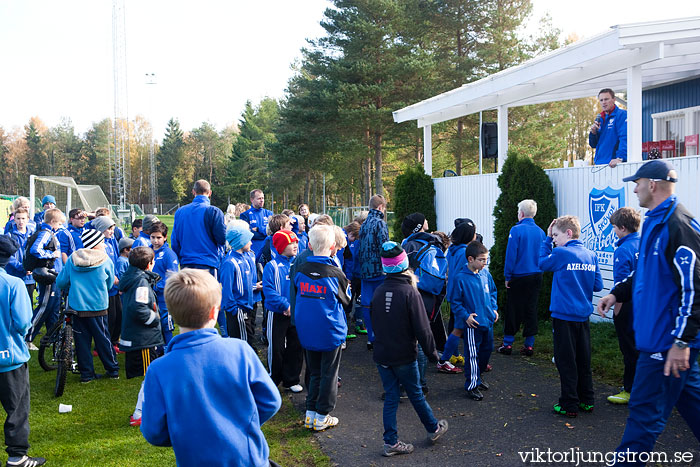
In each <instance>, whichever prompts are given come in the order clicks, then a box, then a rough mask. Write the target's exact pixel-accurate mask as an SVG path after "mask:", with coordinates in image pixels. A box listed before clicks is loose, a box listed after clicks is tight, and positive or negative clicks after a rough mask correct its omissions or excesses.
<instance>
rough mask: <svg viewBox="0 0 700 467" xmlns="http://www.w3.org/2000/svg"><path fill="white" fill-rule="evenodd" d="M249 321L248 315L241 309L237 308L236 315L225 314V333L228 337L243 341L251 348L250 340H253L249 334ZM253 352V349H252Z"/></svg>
mask: <svg viewBox="0 0 700 467" xmlns="http://www.w3.org/2000/svg"><path fill="white" fill-rule="evenodd" d="M251 321H252V320H251V319H250V317H249V316H248V313H246V312H245V311H243V309H242V308H237V309H236V313H229V312H228V311H227V312H226V331H227V332H228V337H235V338H236V339H241V340H244V341H246V342H247V343H248V345H250V346H251V347H253V344H251V343H250V340H251V339H252V338H253V336H252V334H250V333H249V332H250V326H251V325H252V324H251ZM253 350H255V347H253Z"/></svg>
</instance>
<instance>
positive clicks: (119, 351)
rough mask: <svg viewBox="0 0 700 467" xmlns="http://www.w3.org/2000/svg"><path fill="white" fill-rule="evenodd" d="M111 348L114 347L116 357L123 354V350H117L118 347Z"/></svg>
mask: <svg viewBox="0 0 700 467" xmlns="http://www.w3.org/2000/svg"><path fill="white" fill-rule="evenodd" d="M112 347H114V353H116V354H117V355H118V354H122V353H124V351H123V350H119V347H118V346H116V345H113V346H112Z"/></svg>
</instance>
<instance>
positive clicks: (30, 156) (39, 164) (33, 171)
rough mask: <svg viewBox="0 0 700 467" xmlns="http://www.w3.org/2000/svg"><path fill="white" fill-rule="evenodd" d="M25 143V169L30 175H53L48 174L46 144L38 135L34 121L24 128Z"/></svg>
mask: <svg viewBox="0 0 700 467" xmlns="http://www.w3.org/2000/svg"><path fill="white" fill-rule="evenodd" d="M24 130H25V141H26V142H27V169H28V171H29V174H30V175H53V174H52V173H50V172H49V164H48V159H47V157H46V143H45V142H44V139H43V138H42V136H41V135H40V134H39V130H38V129H37V125H36V123H35V122H34V120H33V119H32V120H30V121H29V124H28V125H26V126H25V127H24Z"/></svg>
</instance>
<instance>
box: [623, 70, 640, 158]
mask: <svg viewBox="0 0 700 467" xmlns="http://www.w3.org/2000/svg"><path fill="white" fill-rule="evenodd" d="M627 161H628V162H641V161H642V67H641V65H635V66H631V67H629V68H627Z"/></svg>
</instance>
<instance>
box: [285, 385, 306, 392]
mask: <svg viewBox="0 0 700 467" xmlns="http://www.w3.org/2000/svg"><path fill="white" fill-rule="evenodd" d="M284 389H286V390H288V391H291V392H293V393H294V394H298V393H300V392H301V391H303V390H304V388H303V387H302V385H301V384H295V385H294V386H289V387H288V388H284Z"/></svg>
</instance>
